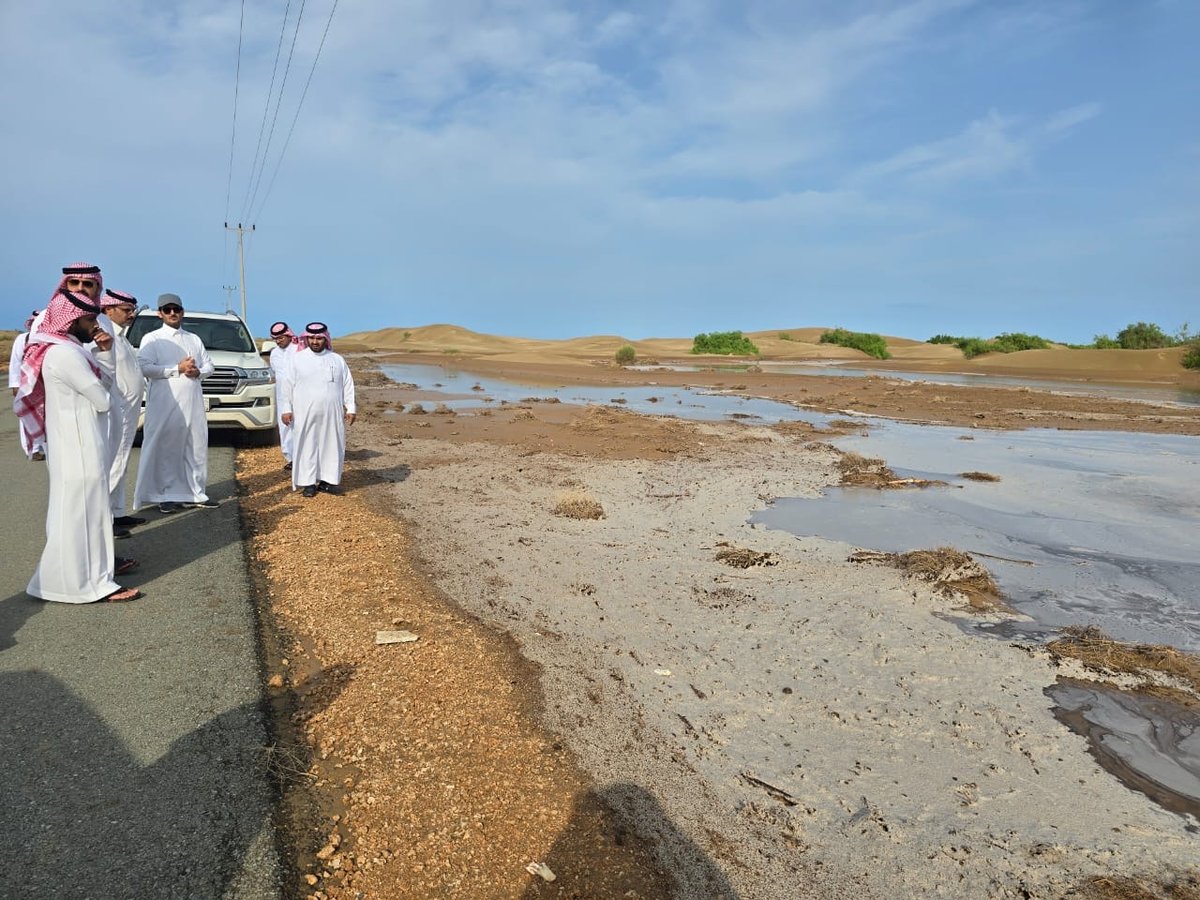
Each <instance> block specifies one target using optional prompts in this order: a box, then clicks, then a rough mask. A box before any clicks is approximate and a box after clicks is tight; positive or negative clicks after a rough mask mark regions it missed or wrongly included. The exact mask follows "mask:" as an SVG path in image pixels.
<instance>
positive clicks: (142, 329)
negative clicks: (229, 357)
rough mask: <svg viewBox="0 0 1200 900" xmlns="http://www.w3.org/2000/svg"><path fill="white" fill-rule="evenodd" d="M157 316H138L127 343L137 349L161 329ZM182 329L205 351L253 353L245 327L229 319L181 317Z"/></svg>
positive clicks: (252, 346) (131, 327)
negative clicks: (145, 338)
mask: <svg viewBox="0 0 1200 900" xmlns="http://www.w3.org/2000/svg"><path fill="white" fill-rule="evenodd" d="M161 325H162V320H160V319H159V318H158V316H138V317H137V318H136V319H134V320H133V324H132V325H130V326H129V333H128V334H126V337H127V338H129V343H131V344H133V346H135V347H138V346H140V345H141V343H142V338H144V337H145V336H146V335H147V334H149V333H150V332H151V331H154V330H155V329H156V328H159V327H161ZM183 329H184V330H185V331H190V332H191V333H192V334H194V335H196V337H198V338H200V343H202V344H204V349H205V350H225V351H228V352H230V353H254V352H256V351H255V349H254V341H253V339H252V338H251V337H250V333H249V332H248V331H246V326H245V325H243V324H242V323H241V322H239V321H236V320H231V319H194V318H192V317H191V316H187V315H185V316H184V317H183Z"/></svg>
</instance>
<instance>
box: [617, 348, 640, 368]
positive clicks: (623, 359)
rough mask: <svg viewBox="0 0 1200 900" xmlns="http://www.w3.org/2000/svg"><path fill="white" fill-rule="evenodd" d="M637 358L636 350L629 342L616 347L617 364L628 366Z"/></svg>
mask: <svg viewBox="0 0 1200 900" xmlns="http://www.w3.org/2000/svg"><path fill="white" fill-rule="evenodd" d="M635 359H637V351H636V350H634V349H633V346H632V345H630V344H624V345H622V346H621V347H618V348H617V365H618V366H629V365H632V364H633V361H634V360H635Z"/></svg>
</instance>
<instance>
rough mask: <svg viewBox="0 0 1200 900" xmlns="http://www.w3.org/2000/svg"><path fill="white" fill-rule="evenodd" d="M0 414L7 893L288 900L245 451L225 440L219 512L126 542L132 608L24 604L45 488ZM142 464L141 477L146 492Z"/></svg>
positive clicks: (0, 717)
mask: <svg viewBox="0 0 1200 900" xmlns="http://www.w3.org/2000/svg"><path fill="white" fill-rule="evenodd" d="M4 406H5V407H6V408H5V409H3V410H0V485H3V488H2V489H0V515H2V516H3V523H4V524H3V528H2V529H0V534H2V535H3V537H2V538H0V598H3V599H0V827H2V829H3V831H2V833H3V834H4V839H3V840H0V897H3V898H6V900H16V898H34V897H36V898H51V897H53V898H74V897H79V898H84V897H91V898H121V897H153V898H158V897H189V898H190V897H198V898H201V897H236V898H260V897H262V898H266V897H278V896H279V893H280V892H279V887H278V882H279V860H278V855H277V852H276V846H275V839H274V829H273V824H272V813H273V803H274V794H273V791H272V788H271V785H270V783H269V776H268V774H267V773H266V771H265V769H264V766H263V759H264V753H263V750H264V747H265V746H266V744H267V741H268V738H267V734H266V730H265V726H264V720H263V715H262V711H261V709H260V704H259V700H260V696H261V680H260V676H259V664H258V661H257V656H256V638H255V625H254V619H253V613H252V607H251V599H250V586H249V578H248V576H247V572H246V565H245V558H244V555H243V550H242V541H241V536H240V534H239V530H238V512H237V499H236V486H235V483H234V478H233V456H234V450H233V449H232V447H231V446H230V443H231V442H230V440H229V439H228V438H224V439H222V438H219V437H214V440H213V444H214V445H213V446H211V447H210V449H209V495H210V496H211V497H213V498H214V499H216V500H219V501H220V502H221V506H220V508H219V509H212V510H188V511H186V512H181V513H176V514H175V515H171V516H160V515H159V514H158V512H157V511H155V510H153V509H152V510H150V511H143V512H141V513H139V515H144V516H145V517H146V518H147V519H149V520H150V521H148V522H147V524H146V525H143V526H141V527H140V528H137V529H135V530H134V533H133V537H131V538H129V539H126V540H121V541H117V543H116V548H117V554H118V555H120V556H134V557H136V558H138V559H139V560H141V567H140V569H139V570H138V571H136V572H134V573H131V574H130V575H126V576H124V577H122V578H119V579H118V580H119V581H120V583H121V584H123V585H130V586H134V587H138V588H141V590H142V591H143V592H144V593H145V596H144V597H143V598H142V599H141V600H138V601H135V602H133V603H125V604H104V603H99V604H86V605H80V606H76V605H68V604H59V603H45V602H42V601H40V600H34V599H32V598H30V597H28V596H27V595H26V594H25V585H26V584H27V583H28V580H29V576H30V575H31V574H32V572H33V569H34V567H35V566H36V564H37V560H38V558H39V556H40V554H41V551H42V546H43V544H44V540H45V537H44V536H45V510H46V492H47V484H46V481H47V476H46V466H45V464H44V463H35V462H29V461H27V460H26V459H25V457H24V455H23V454H22V453H21V451H20V448H19V446H18V439H17V434H16V418H15V416H14V415H13V414H12V411H11V409H10V408H7V404H5V405H4ZM136 465H137V450H134V457H133V460H132V462H131V463H130V472H131V475H130V478H129V479H128V486H129V490H130V494H132V487H133V474H132V473H133V472H134V471H136Z"/></svg>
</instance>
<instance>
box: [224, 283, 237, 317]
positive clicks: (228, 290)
mask: <svg viewBox="0 0 1200 900" xmlns="http://www.w3.org/2000/svg"><path fill="white" fill-rule="evenodd" d="M221 290H223V291H224V292H225V312H233V292H234V291H236V290H237V288H236V287H235V286H234V285H232V284H223V285H221Z"/></svg>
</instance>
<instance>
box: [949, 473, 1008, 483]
mask: <svg viewBox="0 0 1200 900" xmlns="http://www.w3.org/2000/svg"><path fill="white" fill-rule="evenodd" d="M958 477H959V478H966V479H968V480H970V481H999V480H1000V476H999V475H993V474H992V473H991V472H960V473H959V475H958Z"/></svg>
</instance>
